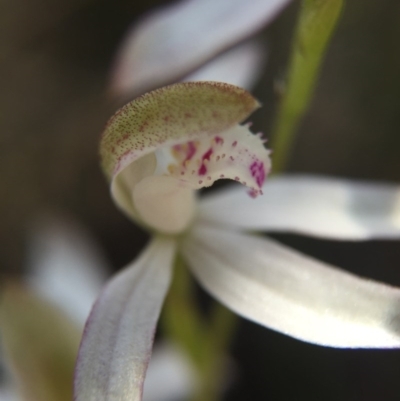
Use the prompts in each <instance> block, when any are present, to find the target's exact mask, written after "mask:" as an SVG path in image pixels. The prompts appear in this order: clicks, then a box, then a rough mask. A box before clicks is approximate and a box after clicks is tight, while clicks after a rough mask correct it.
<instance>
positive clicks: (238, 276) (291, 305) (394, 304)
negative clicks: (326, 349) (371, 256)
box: [182, 225, 400, 348]
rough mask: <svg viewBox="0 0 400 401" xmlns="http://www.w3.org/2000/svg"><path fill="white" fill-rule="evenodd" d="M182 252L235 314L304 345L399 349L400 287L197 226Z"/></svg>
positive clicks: (258, 241) (255, 239)
mask: <svg viewBox="0 0 400 401" xmlns="http://www.w3.org/2000/svg"><path fill="white" fill-rule="evenodd" d="M182 251H183V254H184V257H185V258H186V259H187V262H188V264H189V266H190V267H191V269H192V271H193V273H194V274H195V275H196V276H197V278H198V279H199V281H200V282H201V283H202V285H203V286H204V287H205V288H206V289H207V290H208V291H209V292H210V293H211V294H212V295H214V296H215V297H216V298H217V299H218V300H219V301H221V302H222V303H223V304H225V305H226V306H227V307H229V308H230V309H232V310H233V311H235V312H236V313H238V314H239V315H241V316H243V317H246V318H248V319H250V320H253V321H255V322H257V323H260V324H262V325H264V326H267V327H270V328H272V329H274V330H277V331H280V332H282V333H285V334H287V335H289V336H292V337H295V338H298V339H300V340H304V341H307V342H311V343H315V344H320V345H325V346H332V347H343V348H347V347H349V348H392V347H399V346H400V313H399V309H400V290H399V289H397V288H393V287H390V286H388V285H385V284H381V283H378V282H374V281H372V280H367V279H363V278H359V277H356V276H354V275H352V274H349V273H347V272H345V271H342V270H339V269H337V268H335V267H333V266H329V265H328V264H325V263H322V262H319V261H317V260H315V259H312V258H310V257H307V256H305V255H302V254H300V253H299V252H296V251H294V250H291V249H290V248H288V247H285V246H283V245H280V244H279V243H277V242H275V241H273V240H271V239H267V238H259V237H254V236H250V235H246V234H240V233H236V232H232V231H225V230H222V229H218V228H215V227H211V226H206V225H203V226H201V225H198V226H196V227H195V228H194V229H193V230H192V231H191V233H190V236H189V237H188V238H187V239H186V240H185V243H184V246H183V249H182Z"/></svg>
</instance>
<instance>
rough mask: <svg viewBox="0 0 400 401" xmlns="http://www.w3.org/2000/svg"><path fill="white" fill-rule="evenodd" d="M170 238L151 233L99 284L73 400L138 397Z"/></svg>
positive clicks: (166, 273) (135, 400)
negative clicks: (139, 251)
mask: <svg viewBox="0 0 400 401" xmlns="http://www.w3.org/2000/svg"><path fill="white" fill-rule="evenodd" d="M174 252H175V242H174V241H173V240H172V239H169V238H161V237H160V238H156V239H154V240H153V242H152V243H151V244H150V246H149V247H148V248H147V249H146V250H145V251H144V252H143V253H142V255H141V256H140V257H139V259H138V260H137V261H135V262H133V263H132V264H131V265H129V266H128V267H127V268H126V269H124V270H123V271H122V272H121V273H119V274H118V275H117V276H116V277H115V278H114V279H113V280H112V281H111V282H110V283H109V284H108V285H107V286H106V287H105V289H104V290H103V292H102V294H101V295H100V297H99V299H98V300H97V302H96V304H95V305H94V307H93V310H92V312H91V314H90V317H89V320H88V322H87V324H86V327H85V332H84V336H83V339H82V344H81V348H80V350H79V356H78V362H77V368H76V378H75V397H76V398H75V400H76V401H106V400H107V401H111V400H118V401H125V400H126V401H128V400H129V401H139V400H141V398H142V386H143V380H144V376H145V373H146V369H147V364H148V361H149V358H150V353H151V348H152V344H153V337H154V331H155V327H156V324H157V320H158V316H159V314H160V310H161V306H162V303H163V301H164V297H165V294H166V292H167V290H168V287H169V283H170V279H171V270H172V262H173V256H174Z"/></svg>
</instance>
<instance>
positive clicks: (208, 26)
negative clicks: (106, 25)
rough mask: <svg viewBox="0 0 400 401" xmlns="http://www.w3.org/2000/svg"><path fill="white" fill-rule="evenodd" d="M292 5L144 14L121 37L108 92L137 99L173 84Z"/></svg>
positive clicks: (206, 5) (199, 5) (220, 5)
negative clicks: (150, 91)
mask: <svg viewBox="0 0 400 401" xmlns="http://www.w3.org/2000/svg"><path fill="white" fill-rule="evenodd" d="M289 1H290V0H267V1H266V0H252V1H251V2H249V1H247V0H218V1H214V0H186V1H179V2H175V3H174V4H172V5H169V6H168V7H164V8H163V9H158V10H156V11H155V12H153V13H150V14H148V15H147V16H145V17H144V18H143V19H142V20H140V21H139V22H138V23H136V24H135V25H134V26H133V27H132V29H131V30H130V32H128V34H127V35H126V37H125V40H124V41H123V44H122V46H121V48H120V50H119V52H118V55H117V59H116V62H115V66H114V70H113V74H112V79H111V89H112V90H113V92H114V93H116V94H118V95H128V94H131V95H133V96H137V95H138V94H140V93H144V92H146V91H148V90H151V89H154V88H156V87H160V86H163V85H166V84H168V83H171V82H174V81H176V80H177V79H180V78H181V77H184V76H185V75H187V74H189V73H190V72H191V71H194V70H196V69H197V68H199V67H200V66H201V65H202V64H204V63H205V62H207V61H208V60H210V59H212V58H213V57H214V56H216V55H217V54H219V53H220V52H222V51H224V50H226V49H228V48H230V47H231V46H233V45H235V44H236V43H239V42H241V41H242V40H244V39H246V38H248V37H250V36H251V35H252V34H254V33H256V32H257V31H258V30H260V29H261V28H262V27H263V26H264V25H266V24H268V23H269V22H270V21H271V20H273V18H274V17H275V16H276V15H277V14H278V13H279V12H280V11H281V10H282V9H283V8H284V7H285V6H286V5H287V4H288V3H289Z"/></svg>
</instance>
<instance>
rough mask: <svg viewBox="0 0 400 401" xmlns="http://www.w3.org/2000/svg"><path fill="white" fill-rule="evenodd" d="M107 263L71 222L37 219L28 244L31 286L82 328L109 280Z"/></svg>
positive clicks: (53, 217) (54, 217) (61, 218)
mask: <svg viewBox="0 0 400 401" xmlns="http://www.w3.org/2000/svg"><path fill="white" fill-rule="evenodd" d="M106 270H107V268H106V262H105V260H104V257H103V255H102V254H101V252H100V250H99V249H98V247H97V246H96V244H95V243H94V242H93V240H92V238H90V236H89V235H88V234H87V233H86V232H85V230H84V229H83V228H82V227H80V226H79V224H77V223H76V222H74V221H73V220H72V219H71V218H68V217H66V216H61V215H46V216H42V217H40V218H37V220H36V222H35V224H34V226H33V227H32V231H31V235H30V240H29V254H28V272H29V276H28V282H29V284H30V286H31V287H32V288H34V289H35V290H36V291H37V292H38V293H39V294H41V295H42V296H44V297H45V298H46V299H47V300H49V301H50V302H51V303H54V304H56V305H57V306H58V307H59V308H60V309H62V310H63V311H65V312H66V313H67V314H68V315H69V317H70V318H71V319H73V321H75V322H76V323H78V324H79V325H80V326H81V327H82V328H83V325H84V323H85V321H86V319H87V317H88V316H89V312H90V309H91V308H92V305H93V303H94V301H95V299H96V297H97V295H98V294H99V292H100V289H101V287H102V286H103V284H104V282H105V280H106V273H105V272H106Z"/></svg>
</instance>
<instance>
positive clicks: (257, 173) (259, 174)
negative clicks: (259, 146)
mask: <svg viewBox="0 0 400 401" xmlns="http://www.w3.org/2000/svg"><path fill="white" fill-rule="evenodd" d="M250 172H251V175H252V176H253V177H254V178H255V180H256V182H257V185H258V186H259V187H260V188H261V187H262V185H263V183H264V180H265V168H264V163H263V162H262V161H260V160H256V161H254V162H253V163H252V164H251V165H250Z"/></svg>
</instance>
